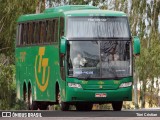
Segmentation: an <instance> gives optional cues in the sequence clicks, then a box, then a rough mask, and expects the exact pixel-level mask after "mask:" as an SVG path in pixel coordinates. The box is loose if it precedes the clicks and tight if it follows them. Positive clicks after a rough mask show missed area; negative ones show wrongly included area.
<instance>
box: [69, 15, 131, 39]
mask: <svg viewBox="0 0 160 120" xmlns="http://www.w3.org/2000/svg"><path fill="white" fill-rule="evenodd" d="M67 21H68V22H67V37H68V38H82V37H87V38H120V37H121V38H129V37H130V32H129V25H128V20H127V17H102V16H101V17H95V16H94V17H68V20H67Z"/></svg>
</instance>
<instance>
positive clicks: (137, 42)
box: [133, 36, 140, 55]
mask: <svg viewBox="0 0 160 120" xmlns="http://www.w3.org/2000/svg"><path fill="white" fill-rule="evenodd" d="M133 54H134V55H140V39H139V37H137V36H134V37H133Z"/></svg>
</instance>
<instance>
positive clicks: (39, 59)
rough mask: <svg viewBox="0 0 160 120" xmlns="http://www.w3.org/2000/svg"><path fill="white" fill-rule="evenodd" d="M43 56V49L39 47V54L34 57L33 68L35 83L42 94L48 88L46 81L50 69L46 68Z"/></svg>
mask: <svg viewBox="0 0 160 120" xmlns="http://www.w3.org/2000/svg"><path fill="white" fill-rule="evenodd" d="M44 54H45V47H39V52H38V55H36V58H35V67H34V68H35V78H36V83H37V85H38V88H39V89H40V90H41V91H42V92H44V91H45V90H46V88H47V87H48V81H49V77H50V67H49V66H48V58H43V56H44ZM37 67H38V69H37ZM46 74H47V75H46ZM40 76H41V77H40ZM40 78H41V79H40Z"/></svg>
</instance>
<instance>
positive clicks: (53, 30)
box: [51, 19, 55, 42]
mask: <svg viewBox="0 0 160 120" xmlns="http://www.w3.org/2000/svg"><path fill="white" fill-rule="evenodd" d="M51 29H52V32H51V38H52V42H55V19H54V20H52V28H51Z"/></svg>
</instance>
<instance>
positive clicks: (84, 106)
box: [76, 103, 93, 111]
mask: <svg viewBox="0 0 160 120" xmlns="http://www.w3.org/2000/svg"><path fill="white" fill-rule="evenodd" d="M92 107H93V104H90V103H85V104H82V103H78V104H76V110H78V111H91V110H92Z"/></svg>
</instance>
